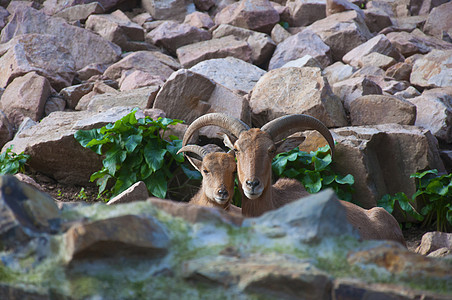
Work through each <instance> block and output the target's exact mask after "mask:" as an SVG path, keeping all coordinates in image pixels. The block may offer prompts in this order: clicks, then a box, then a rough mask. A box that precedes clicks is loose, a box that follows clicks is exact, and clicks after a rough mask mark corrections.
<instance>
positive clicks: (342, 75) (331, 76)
mask: <svg viewBox="0 0 452 300" xmlns="http://www.w3.org/2000/svg"><path fill="white" fill-rule="evenodd" d="M355 71H356V68H354V67H352V66H350V65H346V64H344V63H342V62H340V61H337V62H335V63H334V64H332V65H329V66H328V67H326V68H325V69H323V71H322V74H323V76H325V77H326V78H327V79H328V83H329V84H330V85H333V84H334V83H336V82H338V81H342V80H345V79H348V78H350V77H351V76H352V75H353V73H355Z"/></svg>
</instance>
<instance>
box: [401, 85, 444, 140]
mask: <svg viewBox="0 0 452 300" xmlns="http://www.w3.org/2000/svg"><path fill="white" fill-rule="evenodd" d="M408 100H409V101H410V102H411V103H413V104H414V105H416V107H417V117H416V123H415V124H416V125H417V126H421V127H424V128H426V129H428V130H430V131H431V132H432V133H433V135H435V136H436V137H437V138H438V139H440V140H442V141H444V142H446V143H452V87H447V88H436V89H431V90H425V91H424V92H423V93H422V95H420V96H418V97H414V98H411V99H408Z"/></svg>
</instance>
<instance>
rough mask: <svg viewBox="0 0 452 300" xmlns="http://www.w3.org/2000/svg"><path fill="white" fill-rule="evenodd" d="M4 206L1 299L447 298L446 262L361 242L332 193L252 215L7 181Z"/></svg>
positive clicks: (1, 193) (1, 186) (1, 198)
mask: <svg viewBox="0 0 452 300" xmlns="http://www.w3.org/2000/svg"><path fill="white" fill-rule="evenodd" d="M11 191H14V192H11ZM0 207H1V208H2V209H1V210H0V224H1V225H2V226H0V229H1V231H0V245H2V247H1V248H0V258H1V259H2V266H1V270H2V272H3V274H7V275H5V276H3V277H2V279H0V280H1V285H0V295H8V297H9V298H11V295H14V296H13V297H26V298H30V297H33V299H45V298H46V297H47V298H49V297H54V296H55V295H57V296H58V297H60V298H65V297H66V298H67V297H70V298H72V299H86V298H87V297H91V296H93V295H96V297H102V298H110V299H113V298H124V297H126V298H127V297H133V298H136V297H139V296H140V295H142V293H143V292H144V291H146V293H148V292H149V293H152V295H153V297H158V298H160V296H162V297H164V295H170V294H171V295H173V294H176V295H177V296H178V297H183V298H184V297H193V295H196V297H198V296H199V297H200V298H201V297H206V296H208V297H209V298H210V297H218V295H222V297H223V296H224V297H226V298H227V297H234V298H263V297H265V298H270V299H281V298H284V299H300V298H303V299H331V298H332V297H335V296H340V295H345V294H348V293H350V291H353V293H358V295H362V294H369V295H370V294H372V295H378V296H379V297H382V298H388V297H398V298H400V297H405V298H406V297H407V295H409V298H408V299H418V298H429V299H443V298H442V297H443V295H445V294H447V293H449V292H450V286H448V282H449V281H450V274H449V273H450V272H448V271H449V268H448V263H447V260H446V259H441V258H436V259H432V258H429V257H425V256H422V255H419V254H415V253H410V252H408V250H407V249H405V248H404V247H402V246H401V245H400V244H397V243H391V242H387V241H367V242H365V241H361V240H360V239H359V235H358V234H357V233H356V231H355V230H354V229H353V228H352V226H351V225H350V224H348V222H347V218H346V216H345V211H344V209H343V207H342V205H340V203H339V201H338V200H337V198H336V196H335V194H334V192H333V191H332V190H327V191H323V192H321V193H319V194H317V195H313V196H310V197H307V198H304V199H300V200H297V201H294V202H292V203H290V204H287V205H286V206H283V207H281V208H280V209H278V210H275V211H270V212H268V213H266V214H264V215H262V216H260V217H258V218H249V219H245V220H243V218H241V217H238V216H237V215H230V214H228V213H226V212H225V211H223V210H219V209H216V208H208V207H200V206H196V205H191V204H188V203H180V202H179V203H178V202H173V201H168V200H162V199H156V198H151V199H148V200H147V201H139V202H135V203H128V204H116V205H109V206H107V205H103V204H101V203H97V204H94V205H93V204H91V205H89V204H79V205H64V206H63V207H62V209H61V210H59V209H58V208H57V207H56V205H55V204H54V203H53V201H52V200H51V199H50V198H48V197H46V196H45V195H44V194H42V193H40V192H38V191H37V190H35V189H34V188H32V187H30V186H28V185H27V184H25V183H21V182H19V181H18V180H17V179H16V178H14V177H13V176H2V177H0ZM30 212H33V213H30ZM239 218H241V219H239ZM5 221H8V222H6V223H5ZM6 224H8V226H6V227H5V225H6ZM31 224H35V225H31ZM36 224H39V226H36ZM13 228H14V230H13ZM30 229H32V231H31V230H30ZM6 233H7V234H6ZM24 233H26V234H27V236H28V238H26V239H23V238H22V239H21V237H23V236H24V235H23V234H24ZM8 241H9V242H11V241H14V243H8ZM19 241H20V243H19ZM5 245H7V247H6V248H5ZM369 269H372V270H373V271H372V272H368V270H369ZM43 272H44V273H43ZM419 273H422V274H423V276H422V278H419V277H418V276H416V274H419ZM44 274H45V275H46V276H42V275H44ZM357 275H359V276H357ZM351 276H355V277H356V279H354V280H351V279H350V277H351ZM31 278H34V280H33V281H30V279H31ZM48 278H53V279H52V280H48ZM105 278H108V279H109V280H105ZM124 278H128V280H124ZM5 280H7V281H5ZM426 281H434V282H435V287H431V286H429V285H428V284H426V283H425V282H426ZM25 282H27V285H25V284H23V283H25ZM93 282H94V283H100V282H103V284H92V283H93ZM369 282H371V283H369ZM388 282H390V284H388ZM413 284H415V285H417V286H418V287H420V288H419V289H412V288H410V286H411V285H413ZM137 285H138V286H139V288H137ZM81 286H83V288H81ZM40 287H42V289H41V288H40ZM201 295H202V296H201Z"/></svg>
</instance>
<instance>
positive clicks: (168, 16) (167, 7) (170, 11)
mask: <svg viewBox="0 0 452 300" xmlns="http://www.w3.org/2000/svg"><path fill="white" fill-rule="evenodd" d="M141 5H142V7H143V8H144V9H145V10H146V11H147V12H149V13H150V14H151V16H152V17H153V18H154V19H155V20H176V21H183V20H184V18H185V15H186V14H187V7H186V5H185V3H184V1H183V0H143V1H141Z"/></svg>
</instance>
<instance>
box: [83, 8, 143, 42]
mask: <svg viewBox="0 0 452 300" xmlns="http://www.w3.org/2000/svg"><path fill="white" fill-rule="evenodd" d="M85 28H86V29H89V30H91V31H93V32H95V33H97V34H99V35H100V36H102V37H103V38H105V39H106V40H107V41H110V42H112V43H115V44H116V45H118V46H120V47H121V49H122V50H123V51H130V50H133V46H132V47H131V46H129V43H130V41H144V29H143V27H141V26H140V25H138V24H136V23H134V22H132V21H131V20H130V19H129V18H128V17H127V16H126V15H125V14H124V13H123V12H121V11H120V10H117V11H115V12H113V13H111V14H108V15H106V14H105V15H91V16H89V17H88V19H87V20H86V23H85Z"/></svg>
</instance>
